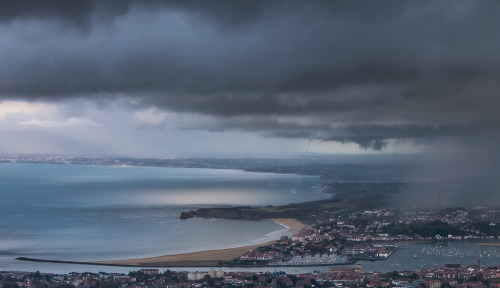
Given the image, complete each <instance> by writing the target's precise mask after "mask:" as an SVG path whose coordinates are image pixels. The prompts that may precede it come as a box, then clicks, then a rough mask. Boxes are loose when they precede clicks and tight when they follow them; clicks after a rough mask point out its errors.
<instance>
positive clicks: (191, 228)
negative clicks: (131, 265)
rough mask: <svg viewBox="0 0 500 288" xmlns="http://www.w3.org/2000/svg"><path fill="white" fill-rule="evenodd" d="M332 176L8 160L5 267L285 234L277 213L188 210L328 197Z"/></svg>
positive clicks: (0, 261) (2, 167)
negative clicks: (206, 215)
mask: <svg viewBox="0 0 500 288" xmlns="http://www.w3.org/2000/svg"><path fill="white" fill-rule="evenodd" d="M323 184H324V183H323V182H322V181H321V180H319V179H318V177H317V176H298V175H285V174H273V173H253V172H244V171H237V170H225V169H194V168H158V167H117V166H78V165H45V164H10V163H5V164H0V270H4V271H36V270H39V271H41V272H42V271H43V272H64V271H68V270H67V269H71V271H75V272H78V271H82V269H83V271H90V272H92V271H95V270H96V269H97V270H99V271H103V270H105V268H103V267H82V266H78V265H68V264H66V265H62V264H54V263H35V262H26V261H20V260H15V258H17V257H31V258H40V259H50V260H71V261H93V260H108V259H130V258H140V257H150V256H159V255H168V254H177V253H184V252H194V251H202V250H209V249H221V248H230V247H238V246H246V245H252V244H258V243H263V242H267V241H271V240H276V239H279V238H280V237H281V236H283V235H288V234H289V232H287V227H284V226H282V225H280V224H277V223H275V222H273V221H267V220H264V221H244V220H222V219H199V218H192V219H187V220H180V219H179V215H180V213H181V212H182V211H189V210H194V209H198V208H201V207H229V206H233V205H263V206H265V205H282V204H289V203H298V202H305V201H312V200H319V199H325V198H328V197H330V195H328V194H325V193H323V191H322V185H323ZM63 269H64V271H62V270H63ZM111 270H113V271H114V270H116V269H111ZM129 270H130V269H129Z"/></svg>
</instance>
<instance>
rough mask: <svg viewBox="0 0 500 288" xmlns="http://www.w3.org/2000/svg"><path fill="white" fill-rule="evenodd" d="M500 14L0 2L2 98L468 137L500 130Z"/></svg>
mask: <svg viewBox="0 0 500 288" xmlns="http://www.w3.org/2000/svg"><path fill="white" fill-rule="evenodd" d="M499 9H500V2H498V1H384V2H380V1H376V2H375V1H370V2H363V3H359V2H354V1H307V2H306V1H303V2H299V1H246V2H242V1H210V2H209V1H147V2H144V1H132V0H128V1H34V0H33V1H1V2H0V35H1V38H0V39H1V40H0V44H1V47H2V48H1V49H0V62H1V63H2V65H1V67H0V95H1V97H3V98H4V99H13V98H15V99H20V98H21V99H27V100H33V99H45V100H59V99H68V98H89V99H94V100H100V99H102V98H103V97H104V98H107V99H111V100H112V99H118V98H121V97H131V98H134V99H135V101H136V103H138V105H142V106H144V107H149V106H156V107H159V108H161V109H164V110H168V111H174V112H186V113H194V114H203V115H208V116H211V117H214V118H215V119H217V121H214V122H213V123H214V125H216V126H214V127H205V126H204V125H201V124H198V128H200V129H210V130H220V129H222V130H223V129H239V130H244V131H256V132H261V133H262V134H263V135H266V136H270V137H293V138H295V137H297V138H314V139H320V140H324V141H338V142H342V143H345V142H355V143H358V144H359V145H360V146H361V147H362V148H370V149H382V148H383V147H385V145H387V143H388V142H387V141H388V140H389V139H416V140H418V139H420V140H422V139H429V138H439V137H450V136H452V137H462V138H466V139H473V138H474V136H473V135H474V133H477V131H482V133H483V135H489V134H491V133H494V132H495V131H496V130H498V128H499V127H498V125H497V123H499V122H500V119H499V117H498V116H497V114H498V113H497V112H496V111H495V110H496V109H495V107H498V105H499V104H500V103H499V102H500V101H499V100H498V99H499V97H498V94H499V92H500V89H499V88H500V87H499V85H498V84H497V83H499V82H498V80H500V54H499V53H498V48H499V47H500V37H498V27H500V17H498V11H499ZM252 117H253V118H260V119H261V121H260V122H259V121H255V120H251V119H250V118H252ZM264 122H266V123H267V124H266V125H263V124H262V123H264ZM472 127H474V128H472ZM479 127H481V129H479ZM190 128H192V127H190Z"/></svg>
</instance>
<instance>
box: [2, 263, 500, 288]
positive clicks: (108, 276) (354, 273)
mask: <svg viewBox="0 0 500 288" xmlns="http://www.w3.org/2000/svg"><path fill="white" fill-rule="evenodd" d="M0 287H2V288H118V287H120V288H126V287H131V288H139V287H142V288H146V287H429V288H439V287H464V288H466V287H477V288H479V287H500V266H496V267H481V265H480V264H479V263H478V264H477V265H469V266H467V267H462V266H461V265H459V264H450V265H446V266H445V267H438V268H430V269H423V270H418V271H400V272H398V271H393V272H390V273H378V272H369V273H363V272H362V267H361V266H360V265H355V266H350V267H334V268H331V269H329V271H328V272H325V273H318V272H314V273H302V274H286V273H285V272H265V273H264V272H263V273H255V272H224V271H221V270H210V271H206V272H185V271H184V272H175V271H171V270H166V271H164V272H162V273H160V271H159V269H141V270H139V271H132V272H130V273H128V274H120V273H105V272H99V273H89V272H87V273H68V274H64V275H61V274H47V273H40V272H38V271H37V272H34V273H33V272H5V271H2V272H0Z"/></svg>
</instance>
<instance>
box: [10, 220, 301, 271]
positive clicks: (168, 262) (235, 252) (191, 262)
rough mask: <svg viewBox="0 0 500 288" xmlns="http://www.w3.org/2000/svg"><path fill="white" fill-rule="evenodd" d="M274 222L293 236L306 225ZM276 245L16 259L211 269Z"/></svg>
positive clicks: (283, 221)
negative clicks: (144, 254) (116, 257)
mask: <svg viewBox="0 0 500 288" xmlns="http://www.w3.org/2000/svg"><path fill="white" fill-rule="evenodd" d="M266 220H271V221H274V222H275V223H277V224H279V225H282V226H285V227H287V229H288V231H287V232H291V233H293V234H297V233H298V232H300V231H301V230H302V229H303V228H304V227H305V226H306V225H305V224H304V223H301V222H299V221H297V220H295V219H288V218H276V219H266ZM273 243H276V240H273V241H268V242H264V243H259V244H254V245H248V246H242V247H234V248H225V249H214V250H204V251H197V252H189V253H180V254H172V255H163V256H154V257H145V258H136V259H123V260H102V261H85V262H79V261H60V260H45V259H33V258H28V257H21V258H17V259H18V260H24V261H35V262H53V263H71V264H87V265H108V266H127V267H211V266H222V265H221V263H220V262H219V261H228V260H232V259H234V258H237V257H239V256H241V255H243V254H245V253H246V252H248V251H250V250H253V249H256V248H258V247H261V246H267V245H270V244H273Z"/></svg>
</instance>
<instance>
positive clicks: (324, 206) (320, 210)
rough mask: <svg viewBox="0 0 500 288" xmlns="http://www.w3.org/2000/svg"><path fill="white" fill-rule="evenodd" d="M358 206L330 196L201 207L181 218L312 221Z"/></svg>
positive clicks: (183, 213) (184, 214)
mask: <svg viewBox="0 0 500 288" xmlns="http://www.w3.org/2000/svg"><path fill="white" fill-rule="evenodd" d="M355 208H356V205H354V204H347V203H344V202H343V201H342V200H341V199H339V198H330V199H324V200H318V201H311V202H305V203H292V204H287V205H281V206H266V207H250V206H240V207H228V208H200V209H197V210H192V211H187V212H182V213H181V215H180V219H188V218H193V217H200V218H220V219H243V220H262V219H271V218H293V219H297V220H299V221H302V222H305V223H312V222H314V221H315V220H316V219H318V218H325V217H326V218H329V217H332V216H334V215H338V214H341V213H344V212H348V211H351V210H353V209H355Z"/></svg>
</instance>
